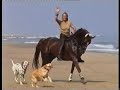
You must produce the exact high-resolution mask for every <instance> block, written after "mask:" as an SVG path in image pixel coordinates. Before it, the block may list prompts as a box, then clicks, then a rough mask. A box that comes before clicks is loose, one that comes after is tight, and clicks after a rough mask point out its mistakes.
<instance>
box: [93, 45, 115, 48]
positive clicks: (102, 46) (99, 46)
mask: <svg viewBox="0 0 120 90" xmlns="http://www.w3.org/2000/svg"><path fill="white" fill-rule="evenodd" d="M92 46H94V47H98V48H106V49H113V48H114V46H113V45H112V44H107V45H103V44H92Z"/></svg>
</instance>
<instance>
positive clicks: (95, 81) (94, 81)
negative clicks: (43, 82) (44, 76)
mask: <svg viewBox="0 0 120 90" xmlns="http://www.w3.org/2000/svg"><path fill="white" fill-rule="evenodd" d="M53 82H67V83H71V82H74V83H80V82H81V83H82V82H83V81H81V80H72V81H68V80H53ZM102 82H107V81H103V80H86V81H85V83H102Z"/></svg>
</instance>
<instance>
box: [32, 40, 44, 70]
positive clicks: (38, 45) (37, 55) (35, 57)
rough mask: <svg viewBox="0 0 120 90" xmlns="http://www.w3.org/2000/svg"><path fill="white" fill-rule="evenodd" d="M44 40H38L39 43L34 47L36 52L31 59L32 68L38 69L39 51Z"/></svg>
mask: <svg viewBox="0 0 120 90" xmlns="http://www.w3.org/2000/svg"><path fill="white" fill-rule="evenodd" d="M43 40H44V39H40V41H39V42H38V44H37V46H36V51H35V54H34V58H33V62H32V67H33V68H36V69H37V68H38V67H39V54H40V51H41V43H42V41H43Z"/></svg>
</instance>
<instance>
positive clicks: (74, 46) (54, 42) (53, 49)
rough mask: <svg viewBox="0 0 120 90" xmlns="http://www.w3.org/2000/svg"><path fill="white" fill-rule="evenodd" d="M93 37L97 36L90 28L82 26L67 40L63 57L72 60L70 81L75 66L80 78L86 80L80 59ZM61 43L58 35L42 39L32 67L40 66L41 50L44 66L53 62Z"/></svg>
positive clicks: (65, 59) (37, 47)
mask: <svg viewBox="0 0 120 90" xmlns="http://www.w3.org/2000/svg"><path fill="white" fill-rule="evenodd" d="M93 38H95V36H92V35H91V34H90V32H88V30H86V29H83V28H80V29H78V30H77V31H76V32H75V33H74V34H73V35H71V36H70V37H68V38H67V39H66V40H65V43H64V46H63V49H62V55H61V59H63V60H64V61H72V67H71V73H70V75H69V81H71V80H72V74H73V71H74V68H75V67H76V69H77V71H78V73H79V76H80V79H81V80H83V81H84V77H83V76H82V75H81V74H80V72H81V68H80V67H79V60H81V55H82V54H84V53H85V51H86V48H87V46H88V45H89V44H90V43H91V40H92V39H93ZM60 45H61V40H60V39H59V38H56V37H48V38H42V39H40V40H39V42H38V44H37V46H36V51H35V54H34V58H33V63H32V67H33V68H36V69H37V68H38V67H39V54H40V52H41V58H42V66H43V65H45V64H48V63H51V62H52V60H53V59H54V58H56V57H57V56H58V52H59V49H60Z"/></svg>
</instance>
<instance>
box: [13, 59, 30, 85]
mask: <svg viewBox="0 0 120 90" xmlns="http://www.w3.org/2000/svg"><path fill="white" fill-rule="evenodd" d="M11 62H12V70H13V72H14V75H15V81H16V82H17V83H18V82H19V81H18V77H19V79H20V85H23V81H24V82H25V78H24V76H25V73H26V70H27V67H28V65H29V62H28V61H24V62H22V63H21V64H20V63H14V62H13V60H12V59H11ZM22 79H23V81H22Z"/></svg>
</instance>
